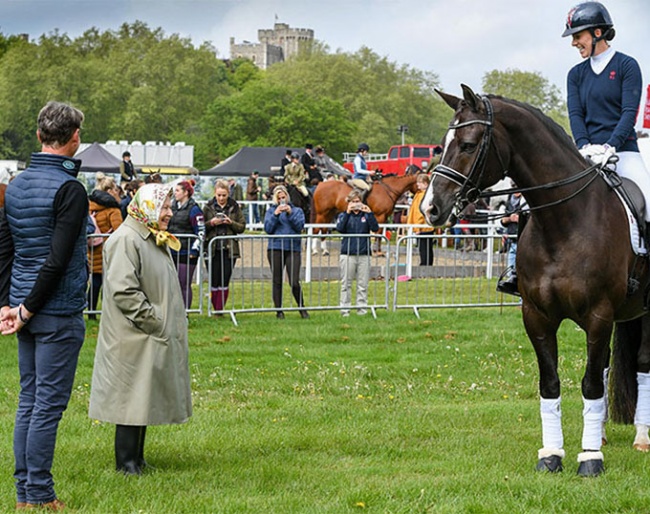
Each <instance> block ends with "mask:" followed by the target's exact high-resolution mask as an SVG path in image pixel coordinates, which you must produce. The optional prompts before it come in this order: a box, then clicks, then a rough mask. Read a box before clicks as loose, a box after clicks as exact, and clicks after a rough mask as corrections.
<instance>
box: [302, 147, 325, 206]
mask: <svg viewBox="0 0 650 514" xmlns="http://www.w3.org/2000/svg"><path fill="white" fill-rule="evenodd" d="M313 152H314V145H312V144H311V143H307V144H306V145H305V153H304V154H302V157H301V158H300V164H302V167H303V168H305V173H306V175H307V180H306V182H307V188H308V189H309V191H310V192H311V193H312V194H314V191H315V190H316V186H317V185H318V184H320V183H321V182H322V181H323V177H322V176H321V174H320V172H319V171H318V166H316V160H315V159H314V154H313Z"/></svg>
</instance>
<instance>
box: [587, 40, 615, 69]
mask: <svg viewBox="0 0 650 514" xmlns="http://www.w3.org/2000/svg"><path fill="white" fill-rule="evenodd" d="M615 53H616V51H615V50H614V49H613V48H612V47H611V46H610V47H607V50H605V51H604V52H603V53H600V54H598V55H594V56H592V57H591V58H590V59H589V64H591V69H592V70H593V72H594V73H595V74H596V75H600V74H601V73H602V71H603V70H604V69H605V67H606V66H607V65H608V64H609V61H611V60H612V57H614V54H615Z"/></svg>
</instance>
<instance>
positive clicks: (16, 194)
mask: <svg viewBox="0 0 650 514" xmlns="http://www.w3.org/2000/svg"><path fill="white" fill-rule="evenodd" d="M80 165H81V161H79V160H77V159H71V158H69V157H64V156H61V155H55V154H48V153H35V154H32V161H31V164H30V166H29V168H27V169H26V170H25V171H24V172H22V173H20V174H19V175H17V176H16V178H15V179H14V180H13V181H12V182H11V183H10V184H9V186H8V187H7V192H6V204H5V214H6V218H7V223H8V226H9V229H10V231H11V234H12V240H13V246H14V254H13V265H12V272H11V285H10V291H9V302H10V305H12V306H17V305H19V304H20V303H25V307H27V309H28V310H31V311H32V312H41V313H43V314H50V315H72V314H78V313H80V312H82V311H83V309H84V307H85V305H86V283H87V280H88V262H87V256H86V252H87V249H88V245H87V242H86V228H87V222H88V197H87V196H86V192H85V190H84V188H83V186H82V185H81V184H80V183H79V182H78V181H77V180H76V176H77V174H78V173H79V166H80ZM57 231H59V232H58V233H57ZM56 238H58V239H56ZM55 239H56V241H55ZM39 286H40V287H39ZM35 291H38V292H37V293H35ZM26 299H29V300H30V302H27V301H26ZM29 303H31V305H29Z"/></svg>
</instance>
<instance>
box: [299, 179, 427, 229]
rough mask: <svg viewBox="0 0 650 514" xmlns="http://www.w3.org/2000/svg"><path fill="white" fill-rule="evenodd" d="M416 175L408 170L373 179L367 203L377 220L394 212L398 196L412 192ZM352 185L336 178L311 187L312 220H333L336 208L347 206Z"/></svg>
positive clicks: (414, 189) (328, 221)
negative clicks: (399, 174) (312, 192)
mask: <svg viewBox="0 0 650 514" xmlns="http://www.w3.org/2000/svg"><path fill="white" fill-rule="evenodd" d="M416 175H417V174H409V175H404V176H401V177H396V176H385V177H382V178H380V179H379V180H376V181H375V182H374V183H373V186H372V190H371V191H370V194H368V196H367V197H366V203H367V204H368V207H370V210H372V212H373V214H374V215H375V217H376V218H377V222H378V223H386V220H387V219H388V217H389V216H390V215H391V214H392V213H393V210H394V209H395V204H396V203H397V199H398V198H399V197H400V196H402V194H404V193H405V192H406V191H411V192H413V193H415V192H416V191H417V187H416V184H415V182H416ZM351 190H352V186H350V185H348V184H346V183H345V182H340V181H338V180H327V181H325V182H321V183H320V184H318V187H317V188H316V191H314V203H313V206H312V217H311V220H312V223H317V224H318V223H332V222H333V221H334V218H335V216H336V215H337V214H338V213H339V212H343V211H345V210H346V209H347V207H348V203H347V201H346V197H347V196H348V194H349V193H350V191H351ZM321 232H323V233H324V232H326V229H320V228H315V229H314V233H321Z"/></svg>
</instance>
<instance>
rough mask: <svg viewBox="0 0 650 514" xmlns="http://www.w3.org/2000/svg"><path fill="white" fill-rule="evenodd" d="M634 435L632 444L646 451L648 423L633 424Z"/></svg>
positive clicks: (648, 441)
mask: <svg viewBox="0 0 650 514" xmlns="http://www.w3.org/2000/svg"><path fill="white" fill-rule="evenodd" d="M635 428H636V436H635V437H634V444H633V446H634V447H635V448H637V449H638V450H641V451H644V452H647V451H648V448H650V437H648V428H649V427H648V425H635Z"/></svg>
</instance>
